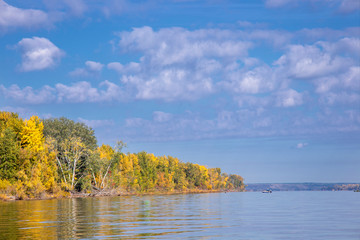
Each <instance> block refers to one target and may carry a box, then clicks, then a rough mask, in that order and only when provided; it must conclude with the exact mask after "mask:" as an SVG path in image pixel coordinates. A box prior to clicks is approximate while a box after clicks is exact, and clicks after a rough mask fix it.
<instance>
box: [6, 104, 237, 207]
mask: <svg viewBox="0 0 360 240" xmlns="http://www.w3.org/2000/svg"><path fill="white" fill-rule="evenodd" d="M124 147H126V144H125V143H124V142H122V141H118V142H117V143H116V144H115V146H109V145H105V144H102V145H101V146H98V145H97V140H96V137H95V132H94V130H93V129H92V128H90V127H88V126H86V125H85V124H84V123H80V122H75V121H73V120H70V119H67V118H64V117H62V118H50V119H43V120H42V119H40V118H39V117H37V116H32V117H30V119H22V118H20V117H19V115H18V114H17V113H12V112H5V111H0V199H3V200H10V199H44V198H59V197H70V196H72V195H74V194H77V193H92V192H102V191H111V192H113V193H117V194H142V193H177V192H179V193H180V192H197V191H200V192H201V191H243V190H244V183H243V178H242V177H241V176H239V175H235V174H226V173H222V172H221V169H220V168H207V167H205V166H202V165H198V164H194V163H189V162H187V163H184V162H182V161H180V160H179V159H177V158H175V157H171V156H154V154H151V153H146V152H139V153H126V154H125V153H123V149H124Z"/></svg>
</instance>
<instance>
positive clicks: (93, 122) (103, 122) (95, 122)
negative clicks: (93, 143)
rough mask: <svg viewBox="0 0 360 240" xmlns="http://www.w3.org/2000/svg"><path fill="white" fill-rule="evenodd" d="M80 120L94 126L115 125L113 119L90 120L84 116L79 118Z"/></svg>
mask: <svg viewBox="0 0 360 240" xmlns="http://www.w3.org/2000/svg"><path fill="white" fill-rule="evenodd" d="M78 121H79V122H82V123H85V124H86V125H87V126H89V127H92V128H100V127H109V126H114V125H115V123H114V121H113V120H88V119H84V118H78Z"/></svg>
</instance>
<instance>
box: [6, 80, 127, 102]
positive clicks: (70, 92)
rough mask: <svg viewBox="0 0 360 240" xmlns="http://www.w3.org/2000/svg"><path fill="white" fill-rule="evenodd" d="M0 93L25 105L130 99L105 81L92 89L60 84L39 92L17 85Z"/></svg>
mask: <svg viewBox="0 0 360 240" xmlns="http://www.w3.org/2000/svg"><path fill="white" fill-rule="evenodd" d="M0 93H2V95H4V97H6V98H9V99H13V100H15V101H18V102H21V103H23V104H44V103H50V102H54V101H56V102H58V103H62V102H69V103H83V102H111V101H125V100H126V99H127V98H128V97H127V95H126V93H125V92H124V90H123V89H122V88H121V87H120V86H118V85H116V84H115V83H112V82H109V81H103V82H101V83H100V84H99V86H98V87H92V86H91V83H89V82H85V81H82V82H77V83H74V84H72V85H65V84H61V83H58V84H56V85H55V87H50V86H47V85H46V86H44V87H42V88H41V89H39V90H34V89H33V88H32V87H24V88H23V89H21V88H20V87H19V86H17V85H12V86H10V87H8V88H6V87H4V86H3V85H0Z"/></svg>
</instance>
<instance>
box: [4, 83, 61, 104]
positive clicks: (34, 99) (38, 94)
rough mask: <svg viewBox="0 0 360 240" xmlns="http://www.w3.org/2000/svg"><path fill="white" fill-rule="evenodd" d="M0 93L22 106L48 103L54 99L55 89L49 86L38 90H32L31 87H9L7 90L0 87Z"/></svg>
mask: <svg viewBox="0 0 360 240" xmlns="http://www.w3.org/2000/svg"><path fill="white" fill-rule="evenodd" d="M0 92H1V93H2V94H3V95H4V96H5V97H6V98H12V99H14V100H16V101H18V102H21V103H24V104H40V103H49V102H52V101H53V100H54V99H55V97H54V92H55V89H54V88H51V87H49V86H44V87H42V88H41V89H40V90H33V88H32V87H25V88H23V89H21V88H20V87H19V86H17V85H11V86H10V87H9V88H5V87H4V86H3V85H0Z"/></svg>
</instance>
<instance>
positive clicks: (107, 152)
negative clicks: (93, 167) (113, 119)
mask: <svg viewBox="0 0 360 240" xmlns="http://www.w3.org/2000/svg"><path fill="white" fill-rule="evenodd" d="M98 151H99V153H100V158H105V159H107V160H110V159H111V158H112V157H113V156H114V149H113V148H112V147H111V146H109V145H106V144H103V145H101V147H98Z"/></svg>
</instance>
